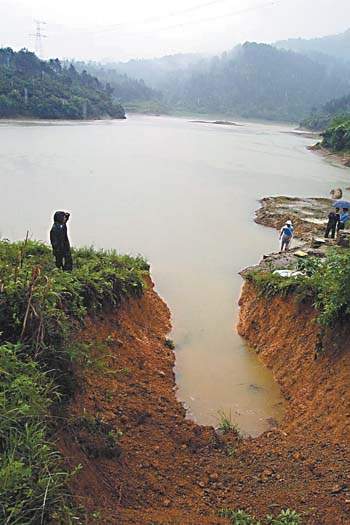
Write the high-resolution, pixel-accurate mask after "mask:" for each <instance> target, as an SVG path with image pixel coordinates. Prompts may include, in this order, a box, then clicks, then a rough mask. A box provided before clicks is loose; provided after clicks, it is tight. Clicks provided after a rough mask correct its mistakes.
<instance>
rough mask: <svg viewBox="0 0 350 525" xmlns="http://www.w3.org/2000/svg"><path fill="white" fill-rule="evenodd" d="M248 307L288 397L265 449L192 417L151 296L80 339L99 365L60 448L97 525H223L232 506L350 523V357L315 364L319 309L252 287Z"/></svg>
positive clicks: (247, 321) (85, 376)
mask: <svg viewBox="0 0 350 525" xmlns="http://www.w3.org/2000/svg"><path fill="white" fill-rule="evenodd" d="M241 308H242V313H241V321H240V325H239V330H240V332H241V333H242V334H243V335H244V336H245V337H247V338H248V340H249V341H250V342H251V343H252V344H253V345H255V346H257V347H259V349H261V355H262V357H263V359H264V361H265V362H266V363H267V364H268V365H269V366H271V367H272V368H273V369H274V371H275V374H276V378H277V379H278V380H279V381H280V383H281V385H282V388H283V391H284V393H285V395H286V396H287V398H289V399H290V403H289V406H288V409H287V417H286V421H285V423H284V425H283V427H282V428H281V429H276V430H274V431H271V432H267V433H265V434H264V435H262V436H261V437H260V438H257V439H247V440H241V439H240V438H239V437H238V435H237V434H236V433H235V432H231V433H229V434H227V435H220V434H219V433H217V432H215V431H214V429H213V428H210V427H201V426H198V425H195V424H194V423H192V422H190V421H187V420H186V419H185V412H184V409H183V407H182V406H181V404H180V403H178V402H177V400H176V392H175V380H174V373H173V365H174V354H173V352H172V351H171V350H169V349H168V348H167V347H166V346H165V344H164V341H165V337H166V334H167V333H168V331H169V328H170V321H169V319H170V316H169V311H168V309H167V307H166V305H165V304H164V303H163V301H162V300H161V299H160V298H159V297H158V295H157V294H156V293H155V292H154V290H153V288H152V287H150V288H149V290H148V291H147V292H146V294H145V296H144V297H143V298H142V299H141V300H130V301H129V302H126V303H125V304H124V305H123V306H122V308H121V309H119V311H117V312H116V313H113V314H110V315H109V316H107V317H106V318H105V319H103V320H94V321H90V322H88V323H87V326H86V328H85V330H84V331H83V333H82V334H81V337H80V339H81V340H82V341H85V342H89V343H91V344H92V346H93V348H94V356H95V362H93V363H92V365H91V366H90V367H89V368H86V369H84V370H83V371H82V370H80V371H78V370H77V380H78V382H79V389H78V391H77V393H76V395H75V397H74V399H73V400H72V402H71V404H70V406H69V407H68V408H67V414H66V416H67V420H66V422H65V424H64V425H62V428H61V430H60V432H59V435H58V438H59V444H60V447H61V450H62V451H63V453H64V455H65V456H66V458H67V461H68V462H69V464H70V465H71V466H75V465H77V464H79V463H80V464H81V465H82V466H83V469H82V470H81V472H80V473H79V474H78V475H77V476H76V477H75V479H74V480H73V481H72V490H73V493H74V495H75V498H76V501H77V502H78V503H81V504H83V505H84V506H85V507H86V508H87V510H88V511H90V515H89V518H88V523H101V524H107V523H108V524H111V525H112V524H121V525H129V524H134V525H151V524H157V525H160V524H163V525H171V524H174V525H175V524H178V525H206V524H208V525H215V524H220V523H227V522H226V521H225V520H221V519H219V518H218V515H217V512H218V510H219V509H220V508H223V507H225V508H232V509H238V508H243V509H245V510H247V511H250V512H252V513H253V514H255V515H257V516H258V517H262V516H264V515H265V514H267V513H274V514H277V513H278V511H279V510H280V509H282V508H293V509H296V510H297V511H299V512H300V513H302V515H303V519H304V521H303V523H307V524H313V525H316V524H317V525H333V524H334V525H337V524H350V455H349V446H348V430H349V426H348V422H349V420H350V419H349V417H348V416H346V414H348V412H349V413H350V410H349V403H348V401H349V394H348V392H347V388H348V385H349V375H348V373H349V365H348V364H347V359H346V355H345V353H344V355H342V354H341V355H338V354H337V353H335V352H333V353H332V356H330V357H329V358H327V359H326V358H323V359H321V360H319V361H316V362H315V361H314V360H313V354H314V347H313V344H314V341H315V337H316V335H315V334H316V332H315V325H314V323H313V318H314V312H313V311H312V309H310V308H309V307H307V308H305V309H303V310H302V311H301V312H300V311H299V310H298V307H296V306H295V305H294V304H292V303H291V302H290V303H289V302H286V303H285V304H282V303H281V302H279V300H278V299H276V300H273V301H270V302H269V303H268V304H267V303H266V301H264V300H263V299H260V298H257V296H256V292H255V290H254V289H253V288H251V287H250V286H249V285H246V286H245V289H244V292H243V296H242V300H241ZM276 321H277V322H276ZM287 334H288V337H289V336H290V334H293V337H292V338H291V339H290V338H289V339H288V341H289V342H288V343H287V342H286V341H287V338H286V335H287ZM338 377H339V379H338ZM320 384H321V389H319V386H320ZM324 412H325V413H326V417H324ZM345 418H346V422H344V419H345ZM119 431H122V432H123V435H122V436H121V437H119V435H118V432H119ZM111 436H112V437H113V436H118V437H117V439H114V438H113V439H111ZM93 511H94V512H95V518H93V516H92V514H91V513H92V512H93ZM96 512H97V513H96Z"/></svg>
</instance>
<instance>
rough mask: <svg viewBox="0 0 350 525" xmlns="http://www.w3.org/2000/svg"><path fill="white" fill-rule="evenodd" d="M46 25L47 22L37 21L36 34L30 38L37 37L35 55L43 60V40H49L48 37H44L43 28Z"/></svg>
mask: <svg viewBox="0 0 350 525" xmlns="http://www.w3.org/2000/svg"><path fill="white" fill-rule="evenodd" d="M44 25H46V22H43V21H42V20H35V27H36V30H35V33H34V34H31V35H30V36H33V37H35V53H36V55H37V56H38V57H39V58H43V41H42V39H43V38H47V35H44V33H43V32H42V26H44Z"/></svg>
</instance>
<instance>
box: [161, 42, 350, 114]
mask: <svg viewBox="0 0 350 525" xmlns="http://www.w3.org/2000/svg"><path fill="white" fill-rule="evenodd" d="M160 89H162V91H163V96H164V99H165V101H166V103H167V104H168V105H169V106H170V107H172V108H178V109H186V110H190V111H194V112H199V113H200V112H202V113H208V112H213V113H223V114H229V115H232V116H235V115H236V116H242V117H246V118H266V119H275V120H289V121H298V120H300V119H302V118H303V117H305V116H306V115H308V114H309V113H310V111H311V109H312V108H313V107H317V106H320V105H322V104H324V103H326V102H327V101H328V100H329V99H330V98H334V97H341V96H344V95H346V94H348V93H349V91H350V67H345V66H344V67H339V66H337V65H334V64H331V65H326V64H321V63H319V62H316V61H314V60H311V59H310V58H308V57H306V56H303V55H301V54H298V53H294V52H291V51H285V50H282V49H277V48H275V47H273V46H270V45H266V44H256V43H246V44H244V45H242V46H238V47H236V48H234V49H233V50H232V51H231V52H229V53H224V54H223V55H222V56H220V57H214V58H212V59H206V60H202V61H201V62H197V63H196V64H195V65H194V66H192V67H191V68H187V69H186V70H182V71H181V70H180V71H177V72H175V73H174V72H172V73H171V74H169V75H168V77H167V80H164V81H163V83H162V85H161V86H160Z"/></svg>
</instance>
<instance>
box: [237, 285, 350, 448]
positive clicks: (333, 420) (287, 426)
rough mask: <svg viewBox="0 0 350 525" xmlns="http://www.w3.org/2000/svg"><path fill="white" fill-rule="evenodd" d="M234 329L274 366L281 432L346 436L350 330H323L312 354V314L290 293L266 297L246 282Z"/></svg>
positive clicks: (314, 324) (349, 410)
mask: <svg viewBox="0 0 350 525" xmlns="http://www.w3.org/2000/svg"><path fill="white" fill-rule="evenodd" d="M240 307H241V310H240V320H239V325H238V331H239V333H240V335H242V336H243V337H244V338H245V339H246V340H247V341H248V342H249V344H250V345H251V346H252V347H254V348H256V350H257V351H258V352H259V355H260V357H261V359H262V360H263V362H264V363H265V364H266V366H268V367H269V368H271V369H272V370H273V373H274V376H275V378H276V380H277V382H278V383H279V385H280V387H281V390H282V393H283V395H284V396H285V398H286V399H288V400H289V403H288V404H287V413H286V416H285V419H284V423H283V426H282V428H283V430H285V431H286V432H292V433H294V434H299V435H305V433H308V434H311V433H312V434H314V435H315V436H318V437H319V438H321V437H322V439H324V438H327V440H332V441H335V442H336V441H337V440H340V439H345V440H346V439H347V438H348V436H349V431H350V390H349V378H350V360H349V346H350V328H349V326H348V325H343V326H341V325H338V326H336V327H335V328H334V329H332V330H328V332H327V335H326V337H325V340H324V350H323V354H322V355H320V356H317V355H316V346H317V344H318V340H319V333H320V327H319V325H318V324H317V322H316V316H317V312H316V311H315V309H314V308H313V306H312V305H311V304H310V303H308V302H301V303H300V302H299V301H298V299H297V297H296V296H295V295H293V294H290V295H287V296H285V297H280V296H275V297H272V298H271V297H269V298H265V297H263V296H262V295H261V293H260V292H259V290H258V289H257V288H256V287H255V286H254V285H253V284H252V283H250V282H246V283H245V285H244V288H243V292H242V296H241V298H240Z"/></svg>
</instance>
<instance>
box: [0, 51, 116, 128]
mask: <svg viewBox="0 0 350 525" xmlns="http://www.w3.org/2000/svg"><path fill="white" fill-rule="evenodd" d="M112 94H113V89H112V88H111V87H110V86H105V85H103V83H101V82H100V81H99V80H98V79H97V78H96V77H94V76H92V75H90V74H88V73H87V72H86V71H82V72H80V73H79V72H78V71H77V70H76V68H75V67H74V66H73V65H72V64H71V65H69V66H68V67H65V66H63V65H62V64H61V62H60V61H59V60H58V59H51V60H49V61H43V60H40V59H39V58H38V57H37V56H36V55H35V54H34V53H32V52H30V51H28V50H26V49H21V50H20V51H18V52H15V51H13V50H12V49H11V48H2V49H0V118H16V117H34V118H43V119H83V118H88V119H98V118H104V117H110V118H125V111H124V109H123V107H122V106H121V104H119V103H118V102H116V101H115V100H114V99H113V98H112Z"/></svg>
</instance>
